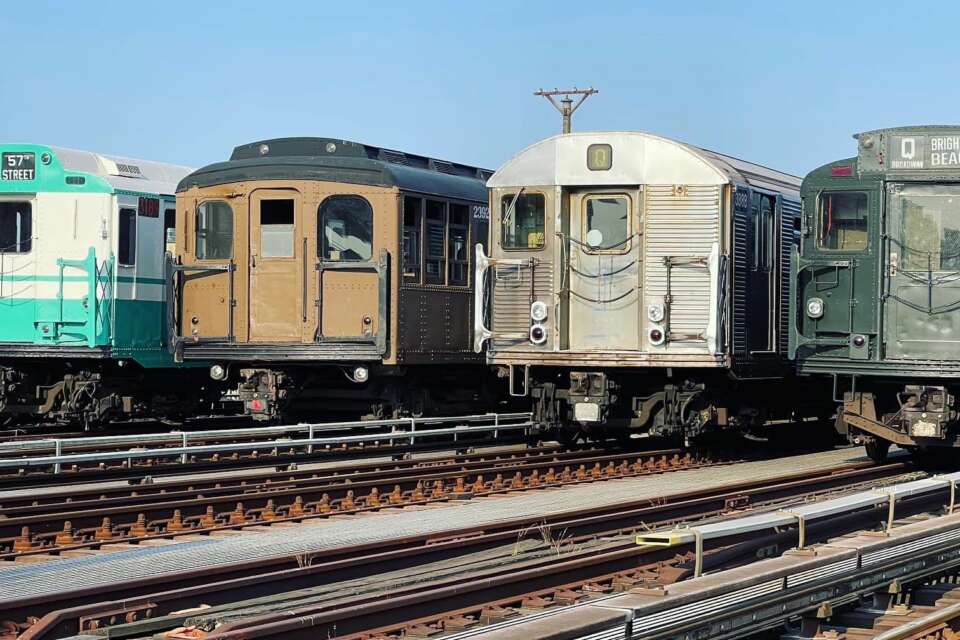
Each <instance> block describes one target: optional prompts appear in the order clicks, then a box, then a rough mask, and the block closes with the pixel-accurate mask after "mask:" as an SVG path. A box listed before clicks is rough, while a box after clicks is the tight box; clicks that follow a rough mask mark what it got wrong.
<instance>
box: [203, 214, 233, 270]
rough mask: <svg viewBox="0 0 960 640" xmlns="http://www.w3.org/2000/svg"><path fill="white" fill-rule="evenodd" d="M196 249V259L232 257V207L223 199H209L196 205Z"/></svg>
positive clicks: (224, 258)
mask: <svg viewBox="0 0 960 640" xmlns="http://www.w3.org/2000/svg"><path fill="white" fill-rule="evenodd" d="M195 228H196V231H195V235H196V239H197V240H196V242H197V246H196V250H195V251H194V253H195V254H196V256H197V259H198V260H229V259H231V258H233V209H232V208H231V207H230V205H229V204H227V203H226V202H224V201H223V200H209V201H207V202H202V203H200V205H199V206H198V207H197V217H196V226H195Z"/></svg>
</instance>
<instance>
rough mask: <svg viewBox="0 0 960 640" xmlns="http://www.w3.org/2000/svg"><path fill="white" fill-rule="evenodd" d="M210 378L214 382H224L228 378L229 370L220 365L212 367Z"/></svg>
mask: <svg viewBox="0 0 960 640" xmlns="http://www.w3.org/2000/svg"><path fill="white" fill-rule="evenodd" d="M210 377H211V378H213V379H214V380H224V379H226V377H227V370H226V369H225V368H224V367H223V365H220V364H214V365H211V366H210Z"/></svg>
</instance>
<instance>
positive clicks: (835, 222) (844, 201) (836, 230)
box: [817, 191, 868, 251]
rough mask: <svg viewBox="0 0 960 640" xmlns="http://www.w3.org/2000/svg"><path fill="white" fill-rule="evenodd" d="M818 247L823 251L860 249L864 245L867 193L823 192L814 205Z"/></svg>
mask: <svg viewBox="0 0 960 640" xmlns="http://www.w3.org/2000/svg"><path fill="white" fill-rule="evenodd" d="M817 208H818V214H817V217H818V218H819V221H820V222H819V227H818V236H817V238H818V242H817V244H818V246H819V247H820V249H822V250H825V251H863V250H864V249H866V248H867V215H868V211H867V194H866V193H862V192H858V191H824V192H823V193H821V194H820V201H819V202H818V204H817Z"/></svg>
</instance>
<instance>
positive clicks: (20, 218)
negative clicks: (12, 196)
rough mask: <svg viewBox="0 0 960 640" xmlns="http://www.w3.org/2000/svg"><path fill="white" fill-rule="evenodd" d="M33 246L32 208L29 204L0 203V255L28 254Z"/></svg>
mask: <svg viewBox="0 0 960 640" xmlns="http://www.w3.org/2000/svg"><path fill="white" fill-rule="evenodd" d="M32 244H33V207H32V206H31V205H30V203H29V202H0V253H29V252H30V249H31V247H32Z"/></svg>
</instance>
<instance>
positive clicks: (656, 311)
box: [647, 302, 666, 322]
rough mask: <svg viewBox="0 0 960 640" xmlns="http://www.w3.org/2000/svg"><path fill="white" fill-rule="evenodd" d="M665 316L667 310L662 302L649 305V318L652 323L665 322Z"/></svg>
mask: <svg viewBox="0 0 960 640" xmlns="http://www.w3.org/2000/svg"><path fill="white" fill-rule="evenodd" d="M665 315H666V309H665V308H664V306H663V303H662V302H651V303H650V304H649V305H647V317H648V318H650V322H663V317H664V316H665Z"/></svg>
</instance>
